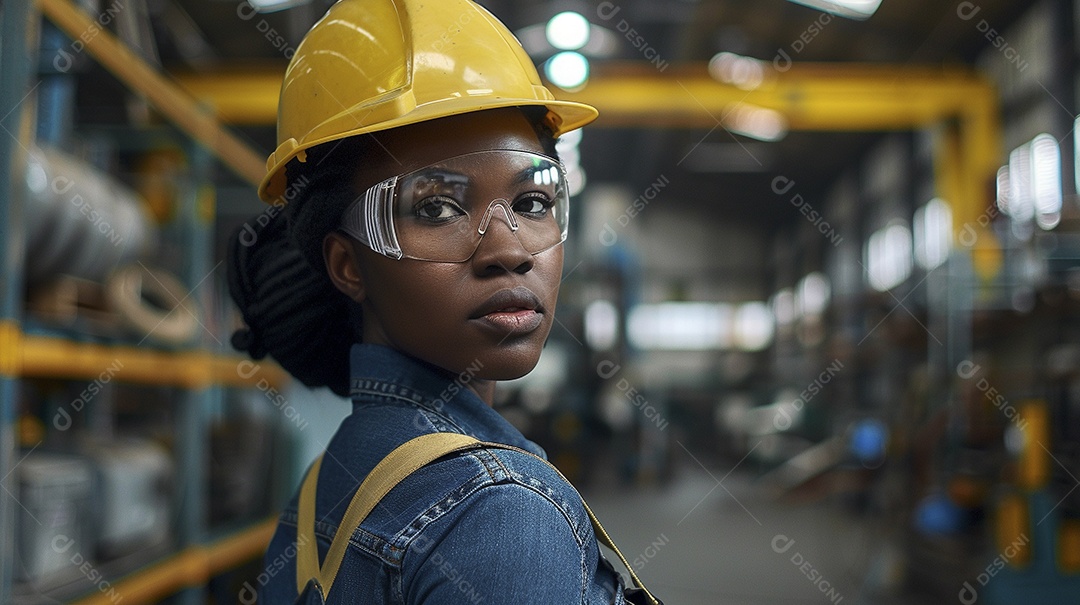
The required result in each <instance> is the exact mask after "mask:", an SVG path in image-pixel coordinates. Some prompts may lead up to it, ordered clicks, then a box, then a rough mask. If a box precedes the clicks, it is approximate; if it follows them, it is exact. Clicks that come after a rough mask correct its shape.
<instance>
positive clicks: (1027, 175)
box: [1008, 143, 1035, 223]
mask: <svg viewBox="0 0 1080 605" xmlns="http://www.w3.org/2000/svg"><path fill="white" fill-rule="evenodd" d="M1031 189H1032V187H1031V145H1029V144H1028V143H1024V144H1023V145H1021V146H1019V147H1017V148H1016V149H1013V150H1012V152H1010V153H1009V198H1008V199H1009V205H1008V209H1009V216H1010V217H1012V219H1013V220H1014V221H1017V222H1019V223H1030V222H1031V220H1032V219H1034V218H1035V200H1034V199H1032V197H1031Z"/></svg>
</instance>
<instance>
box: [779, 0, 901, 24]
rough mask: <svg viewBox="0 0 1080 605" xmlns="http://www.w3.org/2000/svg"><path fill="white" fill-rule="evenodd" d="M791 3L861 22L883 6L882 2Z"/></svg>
mask: <svg viewBox="0 0 1080 605" xmlns="http://www.w3.org/2000/svg"><path fill="white" fill-rule="evenodd" d="M791 2H794V3H795V4H801V5H803V6H809V7H810V8H816V9H818V10H819V11H824V12H826V13H831V14H833V15H839V16H841V17H847V18H849V19H856V20H859V21H862V20H864V19H869V18H870V16H871V15H873V14H874V13H875V12H877V9H878V7H879V6H881V0H791Z"/></svg>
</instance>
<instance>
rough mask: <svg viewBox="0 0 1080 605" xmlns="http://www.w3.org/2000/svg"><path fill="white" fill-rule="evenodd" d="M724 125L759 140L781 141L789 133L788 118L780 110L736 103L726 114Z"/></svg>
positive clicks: (737, 132)
mask: <svg viewBox="0 0 1080 605" xmlns="http://www.w3.org/2000/svg"><path fill="white" fill-rule="evenodd" d="M724 127H725V128H727V129H728V130H729V131H731V132H734V133H735V134H741V135H743V136H747V137H750V138H752V139H757V140H759V141H767V142H773V141H779V140H780V139H782V138H784V136H785V135H787V119H785V118H784V115H783V114H782V113H780V112H779V111H776V110H773V109H767V108H765V107H757V106H754V105H750V104H749V103H736V104H735V105H734V106H733V107H731V109H730V110H729V111H728V112H727V114H725V115H724Z"/></svg>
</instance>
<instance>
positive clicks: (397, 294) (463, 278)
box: [328, 109, 563, 380]
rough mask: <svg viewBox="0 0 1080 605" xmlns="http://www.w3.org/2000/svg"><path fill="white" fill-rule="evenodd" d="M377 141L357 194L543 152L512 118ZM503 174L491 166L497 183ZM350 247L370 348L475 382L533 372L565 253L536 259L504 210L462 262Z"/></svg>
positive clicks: (463, 120) (454, 120) (514, 114)
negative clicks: (465, 163) (467, 161)
mask: <svg viewBox="0 0 1080 605" xmlns="http://www.w3.org/2000/svg"><path fill="white" fill-rule="evenodd" d="M375 138H376V141H377V143H378V145H374V146H373V147H375V148H381V149H382V150H383V151H384V153H383V154H381V155H382V157H379V158H378V159H376V161H369V158H365V161H364V164H363V165H362V166H361V167H360V170H359V174H358V177H357V180H356V185H357V191H364V190H366V189H367V188H368V187H370V186H371V185H374V184H375V183H377V182H380V181H382V180H383V179H386V178H388V177H390V176H394V175H397V174H404V173H406V172H409V171H411V170H415V169H417V168H421V167H424V166H427V165H430V164H432V163H435V162H438V161H441V160H445V159H447V158H450V157H454V156H458V155H461V154H466V153H471V152H477V151H485V150H490V149H513V150H521V151H531V152H535V153H543V147H542V146H541V145H540V143H539V140H538V138H537V135H536V133H535V131H534V130H533V127H532V126H531V125H530V124H529V122H528V121H527V120H526V119H525V117H524V116H523V115H522V114H521V112H520V111H519V110H516V109H507V110H493V111H484V112H477V113H471V114H464V115H461V116H454V117H450V118H444V119H441V120H436V121H432V122H425V123H421V124H416V125H412V126H408V127H405V128H398V129H395V130H392V131H388V132H385V133H376V134H375ZM376 155H379V154H376ZM499 168H500V167H499V166H492V172H491V173H492V175H495V174H498V173H499ZM493 178H494V176H492V177H489V180H492V179H493ZM489 184H491V183H481V184H479V188H481V189H482V188H484V187H485V186H487V185H489ZM495 188H497V187H495ZM493 199H494V197H493ZM332 237H341V238H344V237H345V236H343V235H341V234H336V235H334V236H332ZM348 244H349V246H350V247H351V250H352V254H350V256H351V257H352V260H353V262H354V263H355V270H356V278H357V281H358V282H359V288H358V289H357V290H356V291H354V292H346V294H349V295H350V296H351V297H352V298H353V299H354V300H357V301H358V302H360V303H361V305H362V307H363V313H364V328H363V329H364V342H367V343H375V344H382V345H387V346H390V347H393V348H395V349H398V350H400V351H402V352H405V353H407V354H409V355H412V356H413V357H416V358H419V359H421V360H423V361H426V362H428V363H431V364H434V365H436V366H439V367H442V368H444V369H446V370H449V371H450V372H453V373H455V374H458V373H462V372H466V373H468V375H469V376H470V377H472V378H476V379H487V380H507V379H511V378H517V377H519V376H522V375H524V374H526V373H528V372H529V371H530V370H532V368H533V367H534V366H535V365H536V362H537V359H538V358H539V356H540V350H541V349H542V347H543V345H544V341H545V340H546V339H547V336H548V333H549V332H550V330H551V325H552V321H553V316H554V313H555V302H556V299H557V298H558V293H559V281H560V278H561V275H562V265H563V248H562V246H561V245H558V246H555V247H553V248H550V249H548V250H546V251H544V252H540V253H538V254H535V255H534V254H530V253H529V252H528V251H527V250H525V249H524V248H523V247H522V245H521V243H520V241H519V240H518V238H517V236H516V235H515V234H514V233H513V232H512V231H511V229H510V227H509V225H508V223H507V221H506V220H505V219H504V216H503V213H502V212H500V211H495V212H494V213H493V215H492V220H491V223H490V226H489V227H488V229H487V231H486V234H485V235H484V236H483V238H482V239H481V240H480V243H479V246H478V247H477V248H476V252H475V253H474V254H473V255H472V257H471V258H470V259H469V260H467V261H465V262H461V263H441V262H429V261H419V260H412V259H408V258H405V259H401V260H394V259H391V258H387V257H385V256H383V255H381V254H378V253H375V252H373V251H372V250H370V249H368V248H367V246H365V245H364V244H362V243H359V242H356V241H354V240H351V239H350V240H348ZM331 265H332V262H331V260H330V259H329V258H328V266H331ZM333 271H334V269H333V268H332V267H331V272H333ZM335 281H338V280H335ZM339 287H340V282H339Z"/></svg>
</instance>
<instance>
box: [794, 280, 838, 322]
mask: <svg viewBox="0 0 1080 605" xmlns="http://www.w3.org/2000/svg"><path fill="white" fill-rule="evenodd" d="M830 294H831V291H830V288H829V278H827V277H825V274H824V273H821V272H820V271H814V272H813V273H808V274H807V275H806V277H803V278H802V279H801V280H799V284H798V285H797V286H796V290H795V313H796V314H797V315H798V316H799V317H808V316H815V315H821V314H823V313H824V312H825V309H827V308H829V296H830Z"/></svg>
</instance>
